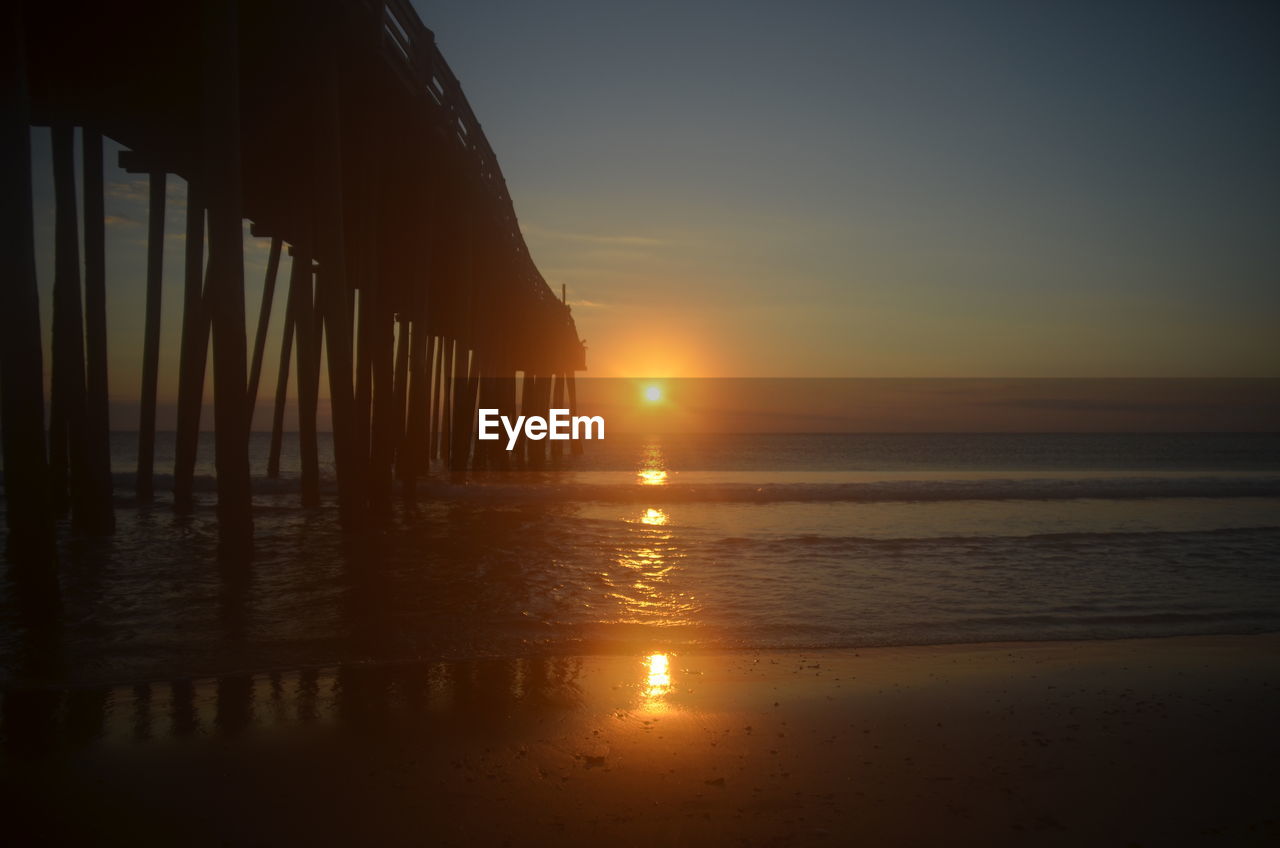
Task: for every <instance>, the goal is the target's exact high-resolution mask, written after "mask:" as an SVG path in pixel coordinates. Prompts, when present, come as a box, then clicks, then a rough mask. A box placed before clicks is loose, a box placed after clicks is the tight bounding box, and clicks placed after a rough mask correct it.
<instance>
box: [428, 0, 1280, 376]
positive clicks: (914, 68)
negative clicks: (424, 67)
mask: <svg viewBox="0 0 1280 848" xmlns="http://www.w3.org/2000/svg"><path fill="white" fill-rule="evenodd" d="M415 6H416V7H417V9H418V11H419V13H420V15H421V16H422V18H423V20H424V22H425V23H426V24H427V26H429V27H432V28H433V29H434V30H435V32H436V36H437V42H438V44H439V45H440V47H441V50H442V51H443V52H444V55H445V56H446V58H447V59H448V60H449V62H450V63H451V65H452V67H453V68H454V71H455V72H456V73H457V75H458V76H459V78H460V79H461V80H462V83H463V87H464V90H465V91H466V93H467V95H468V97H469V99H470V101H471V103H472V106H473V107H474V109H475V111H476V113H477V115H478V116H479V118H480V120H481V122H482V124H483V125H484V128H485V132H486V134H487V135H488V136H489V139H490V141H491V143H492V144H493V146H494V148H495V150H496V151H497V153H498V157H499V160H500V162H501V163H502V166H503V170H504V173H505V174H506V177H507V181H508V184H509V186H510V187H511V191H512V195H513V197H514V198H515V203H516V207H517V212H518V214H519V216H520V219H521V222H522V225H523V227H524V229H525V233H526V237H527V239H528V241H529V243H530V247H531V249H532V250H533V253H534V257H535V259H536V260H537V261H538V263H539V266H540V267H541V268H542V270H543V273H544V275H545V276H546V277H547V278H548V280H549V281H550V282H551V283H552V284H553V285H555V286H557V287H558V285H559V284H560V283H566V284H567V285H568V286H569V290H570V300H571V301H572V302H575V303H576V304H577V305H576V307H575V314H576V315H577V318H578V322H579V326H580V328H581V329H582V333H583V335H584V336H585V337H586V338H587V340H588V343H589V344H591V345H592V346H591V350H592V362H593V368H596V369H598V370H599V373H605V374H618V375H624V374H634V373H644V372H646V371H652V372H655V373H657V372H667V373H673V374H711V375H725V374H729V375H839V376H850V375H865V376H1118V375H1124V376H1222V375H1274V374H1276V373H1277V364H1280V345H1278V344H1277V343H1276V342H1275V341H1274V340H1273V338H1272V337H1273V335H1274V334H1273V333H1272V332H1271V330H1270V325H1271V324H1273V323H1274V322H1275V320H1276V318H1277V317H1278V316H1280V285H1277V283H1280V280H1277V276H1278V274H1280V239H1277V238H1276V237H1275V235H1276V233H1277V232H1278V231H1280V228H1278V227H1277V224H1280V206H1278V204H1277V201H1278V200H1280V158H1278V157H1277V154H1276V153H1275V151H1276V150H1280V109H1277V106H1278V105H1280V97H1278V95H1280V65H1278V60H1277V54H1276V52H1275V51H1274V50H1273V49H1271V48H1272V47H1273V46H1274V44H1276V43H1280V42H1278V40H1277V39H1278V37H1280V25H1278V23H1277V20H1278V18H1277V11H1276V10H1277V7H1275V6H1274V5H1271V6H1268V5H1266V4H1229V3H1202V4H1171V3H1116V4H1089V3H1071V4H1068V3H1058V4H1039V3H1037V4H1028V3H1006V4H1000V3H973V4H929V3H887V4H886V3H861V4H854V3H817V2H808V3H805V2H801V3H786V4H783V3H752V2H747V3H646V4H634V3H610V2H550V3H501V2H465V3H464V2H457V3H454V2H427V0H419V2H416V3H415ZM593 340H594V343H593Z"/></svg>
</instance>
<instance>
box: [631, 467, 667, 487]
mask: <svg viewBox="0 0 1280 848" xmlns="http://www.w3.org/2000/svg"><path fill="white" fill-rule="evenodd" d="M637 476H638V477H639V478H640V485H642V486H661V485H663V484H664V483H666V482H667V472H666V470H665V469H662V468H641V469H640V471H638V472H637Z"/></svg>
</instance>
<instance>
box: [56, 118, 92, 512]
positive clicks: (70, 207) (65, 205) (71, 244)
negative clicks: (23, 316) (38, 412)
mask: <svg viewBox="0 0 1280 848" xmlns="http://www.w3.org/2000/svg"><path fill="white" fill-rule="evenodd" d="M74 137H75V132H74V130H73V129H72V128H71V127H70V126H66V125H58V126H55V127H54V128H53V133H52V141H53V150H52V152H53V186H54V188H53V192H54V205H55V211H54V221H55V224H54V266H53V335H52V341H51V347H52V358H53V362H52V366H53V367H52V374H51V377H50V398H49V470H50V479H51V482H52V492H51V494H52V497H53V506H54V509H55V510H57V512H58V513H60V514H65V513H66V511H67V508H68V507H70V509H71V518H72V522H73V523H74V524H76V525H77V526H79V525H81V524H82V523H83V522H84V520H85V517H86V494H87V491H86V487H85V483H86V479H85V478H86V473H85V472H86V467H85V465H86V463H85V433H84V413H85V404H84V400H85V399H84V391H85V389H84V318H83V314H82V312H81V300H80V228H79V225H78V224H77V222H76V217H77V216H76V175H75V154H74V150H73V147H74Z"/></svg>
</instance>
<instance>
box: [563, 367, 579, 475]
mask: <svg viewBox="0 0 1280 848" xmlns="http://www.w3.org/2000/svg"><path fill="white" fill-rule="evenodd" d="M564 382H565V389H566V390H567V392H568V396H569V397H568V399H569V414H570V415H571V416H572V415H577V414H578V381H577V378H576V377H574V374H573V371H566V372H565V375H564ZM569 452H570V453H571V454H573V455H574V456H581V455H582V442H581V441H579V440H578V439H574V440H573V441H571V442H569Z"/></svg>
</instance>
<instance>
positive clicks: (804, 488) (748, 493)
mask: <svg viewBox="0 0 1280 848" xmlns="http://www.w3.org/2000/svg"><path fill="white" fill-rule="evenodd" d="M520 476H522V475H521V473H520V472H513V473H512V475H511V477H510V478H498V479H495V478H493V477H492V476H491V477H488V478H485V479H483V480H475V479H468V480H466V481H465V482H451V481H449V480H448V479H446V478H442V477H428V478H425V479H423V480H422V481H421V482H420V483H419V484H418V487H417V496H418V497H419V498H420V499H427V500H431V499H436V500H444V501H492V502H504V501H552V502H573V501H602V502H622V503H644V504H649V505H653V504H660V503H697V502H719V503H780V502H786V501H799V502H840V501H844V502H859V503H881V502H937V501H978V500H986V501H1007V500H1040V501H1046V500H1049V501H1052V500H1081V499H1099V500H1136V499H1146V498H1272V497H1280V477H1270V476H1268V477H1256V476H1249V477H1242V476H1230V475H1201V476H1187V477H1140V476H1137V477H1096V478H1060V477H1059V478H1055V477H1044V478H984V479H977V480H973V479H965V480H948V479H935V480H919V479H914V480H884V481H874V482H835V483H813V482H784V483H777V482H770V483H750V482H714V483H710V482H709V483H674V484H670V485H660V486H642V485H633V484H632V485H628V484H618V483H612V484H607V483H591V482H581V481H576V480H574V481H568V482H557V481H556V480H555V479H554V478H553V477H547V476H541V475H540V476H539V477H538V478H537V479H536V480H528V481H522V480H520V479H518V478H519V477H520ZM2 480H3V477H2V476H0V481H2ZM114 483H115V489H116V492H117V494H120V495H125V494H127V493H128V494H131V493H132V490H133V485H134V475H133V474H132V473H127V472H117V473H116V474H115V475H114ZM154 485H155V489H156V491H157V492H166V491H171V490H172V488H173V475H171V474H156V475H155V484H154ZM251 485H252V487H253V492H254V493H255V494H259V495H286V494H292V493H296V492H297V491H298V489H299V485H300V484H299V481H298V478H297V477H281V478H276V479H271V478H267V477H254V478H253V480H252V484H251ZM193 490H194V491H195V492H197V493H212V492H215V491H217V480H216V478H215V477H213V476H212V475H197V476H196V477H195V479H194V481H193ZM320 490H321V492H322V493H324V494H326V495H332V494H334V493H336V491H337V486H336V484H335V481H334V479H333V477H332V474H326V473H323V472H322V474H321V478H320Z"/></svg>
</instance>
